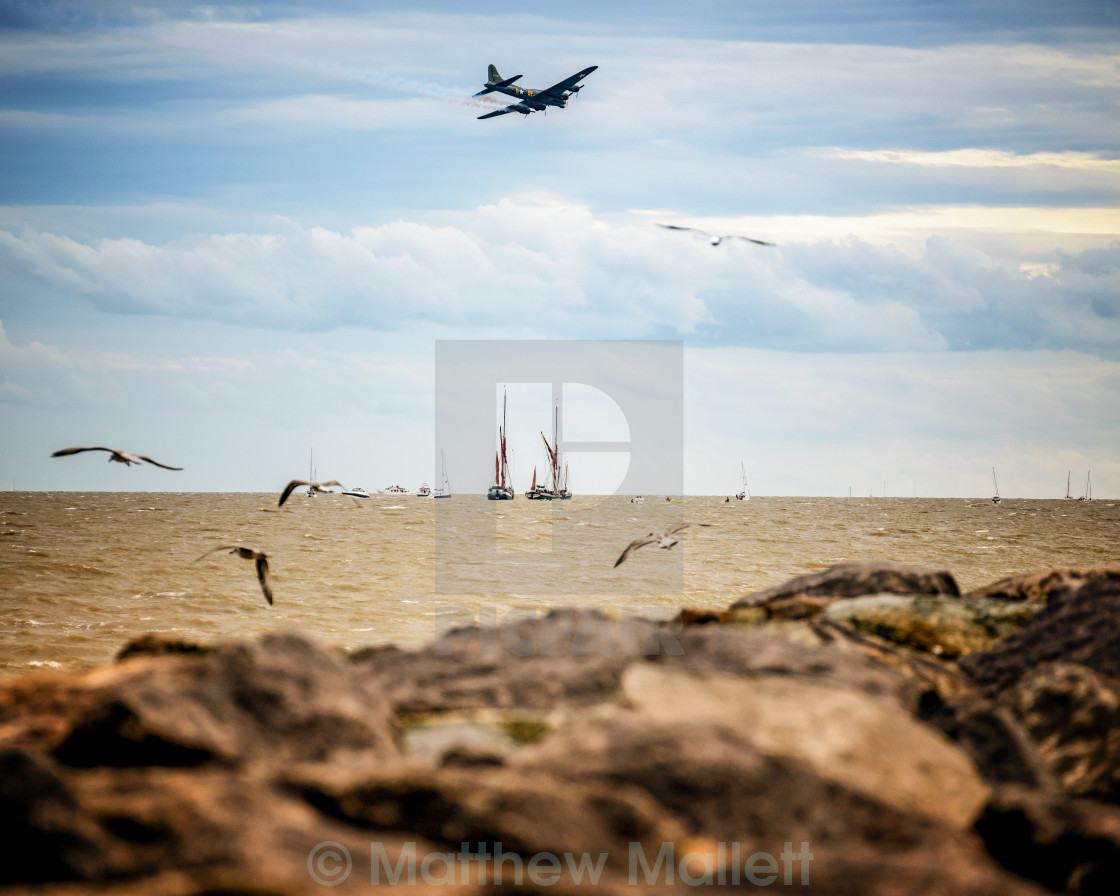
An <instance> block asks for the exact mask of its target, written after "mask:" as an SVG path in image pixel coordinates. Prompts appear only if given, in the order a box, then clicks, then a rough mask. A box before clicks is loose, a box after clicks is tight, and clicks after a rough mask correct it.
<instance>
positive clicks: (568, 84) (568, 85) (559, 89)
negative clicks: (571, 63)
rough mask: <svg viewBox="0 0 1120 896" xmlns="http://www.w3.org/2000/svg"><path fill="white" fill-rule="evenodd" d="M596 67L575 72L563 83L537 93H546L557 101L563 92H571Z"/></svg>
mask: <svg viewBox="0 0 1120 896" xmlns="http://www.w3.org/2000/svg"><path fill="white" fill-rule="evenodd" d="M598 67H599V66H597V65H593V66H591V67H590V68H585V69H584V70H583V71H582V72H576V73H575V74H574V75H572V76H571V77H570V78H565V79H564V80H563V81H560V82H559V83H557V84H553V85H552V86H551V87H549V88H547V89H546V90H541V91H538V92H539V93H547V94H549V95H550V96H554V97H556V98H557V99H561V98H563V96H564V91H566V90H571V89H572V88H573V87H575V85H576V84H578V83H579V82H580V81H582V80H583V79H584V78H586V77H587V76H588V75H590V74H591V73H592V72H593V71H595V69H597V68H598Z"/></svg>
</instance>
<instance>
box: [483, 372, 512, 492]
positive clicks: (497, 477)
mask: <svg viewBox="0 0 1120 896" xmlns="http://www.w3.org/2000/svg"><path fill="white" fill-rule="evenodd" d="M507 400H508V396H506V395H505V394H504V393H503V394H502V425H501V426H500V427H498V453H497V454H495V455H494V484H493V485H492V486H490V489H489V490H488V491H487V492H486V497H487V498H488V499H490V500H491V501H512V500H513V499H514V498H515V497H517V493H516V492H514V490H513V483H512V482H511V480H512V479H513V477H512V476H511V475H510V472H509V459H508V458H507V457H506V402H507Z"/></svg>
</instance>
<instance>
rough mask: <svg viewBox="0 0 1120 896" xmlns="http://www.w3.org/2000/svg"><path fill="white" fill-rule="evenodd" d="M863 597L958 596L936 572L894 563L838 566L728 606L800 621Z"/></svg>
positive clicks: (951, 583)
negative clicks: (835, 602) (844, 600)
mask: <svg viewBox="0 0 1120 896" xmlns="http://www.w3.org/2000/svg"><path fill="white" fill-rule="evenodd" d="M864 594H945V595H958V594H960V591H959V589H958V588H957V583H956V582H955V581H954V580H953V577H952V576H951V575H950V574H949V573H947V572H942V571H940V570H932V569H922V568H920V567H916V566H904V565H901V564H897V563H841V564H838V565H837V566H832V567H830V568H829V569H826V570H824V571H823V572H815V573H809V574H807V575H803V576H798V577H797V578H795V579H791V580H790V581H788V582H786V583H785V584H783V585H778V586H776V587H774V588H767V589H766V590H764V591H756V592H754V593H752V594H748V595H746V596H744V597H741V598H739V599H738V600H737V601H735V603H733V604H732V605H731V610H732V612H733V613H734V612H737V611H740V610H745V609H750V608H755V607H764V608H773V609H772V613H773V615H775V616H783V617H785V618H803V617H804V616H807V615H812V614H813V613H815V612H819V610H822V609H824V607H825V606H827V605H828V603H830V602H831V601H832V600H838V599H841V598H850V597H859V596H861V595H864ZM791 614H792V617H791Z"/></svg>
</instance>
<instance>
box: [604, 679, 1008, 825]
mask: <svg viewBox="0 0 1120 896" xmlns="http://www.w3.org/2000/svg"><path fill="white" fill-rule="evenodd" d="M623 691H624V693H625V695H626V698H627V700H628V702H629V703H630V704H631V705H632V706H633V707H634V708H635V709H636V710H637V711H638V712H639V713H641V714H644V715H647V716H650V717H652V718H655V719H657V720H659V721H661V722H663V723H664V722H667V721H669V720H673V721H675V722H676V723H677V724H682V723H683V724H685V725H688V724H694V723H698V722H705V723H708V724H713V723H720V724H723V725H725V726H728V727H731V728H732V729H733V730H734V731H735V732H736V733H737V734H738V735H739V736H741V737H742V738H744V739H745V740H747V741H748V742H749V743H751V744H752V745H754V746H755V747H757V748H758V749H759V750H761V751H763V752H765V753H768V754H770V755H775V756H786V757H790V758H793V759H796V760H798V761H799V762H801V763H804V764H806V765H808V766H810V767H811V768H812V769H813V770H814V772H815V773H816V774H817V775H819V776H820V777H822V778H824V779H826V780H830V781H835V782H836V783H838V784H841V785H843V786H844V787H847V788H849V789H851V790H854V791H856V792H857V793H862V794H864V795H865V796H867V797H868V798H869V799H876V800H878V801H880V802H883V803H886V804H888V805H892V806H894V807H896V808H898V809H900V810H902V811H906V812H913V813H919V814H925V815H929V816H930V817H932V818H936V819H937V820H938V821H939V822H941V823H942V824H945V825H947V826H949V827H954V828H957V829H963V828H965V827H967V826H968V825H969V824H971V822H972V820H973V819H974V818H975V816H976V814H977V813H978V812H979V810H980V807H981V806H982V805H983V803H984V800H985V798H986V796H987V788H986V786H985V785H984V783H983V781H982V780H981V779H980V776H979V775H978V774H977V773H976V770H975V769H974V768H973V766H972V763H971V762H970V761H969V759H968V758H967V757H966V756H965V754H963V753H962V752H961V751H960V750H959V749H958V748H957V747H956V746H955V745H953V744H952V743H951V742H950V741H949V740H948V739H947V738H945V737H944V736H942V735H940V734H939V733H938V732H936V731H934V730H933V729H932V728H930V727H928V726H926V725H923V724H922V723H920V722H918V721H916V720H915V719H914V718H913V717H912V716H911V715H910V714H909V713H907V712H905V711H904V710H902V709H901V707H900V706H899V705H898V704H897V703H895V702H894V701H893V700H885V699H882V698H877V697H872V696H870V695H868V694H866V693H860V692H859V691H855V690H852V689H851V688H843V687H837V686H836V685H833V684H829V683H825V682H813V681H804V680H802V681H796V680H790V679H789V678H788V677H785V676H777V675H771V676H766V677H760V678H756V679H752V680H749V681H743V680H740V679H735V678H729V677H723V676H718V677H717V676H707V677H705V678H704V679H702V680H699V681H698V680H697V679H696V678H695V677H693V676H689V675H685V674H681V673H680V672H677V671H671V670H668V669H658V668H657V667H654V666H649V665H635V666H632V667H631V668H629V669H627V670H626V674H625V675H624V676H623ZM869 756H875V757H876V758H875V761H874V762H868V761H867V757H869Z"/></svg>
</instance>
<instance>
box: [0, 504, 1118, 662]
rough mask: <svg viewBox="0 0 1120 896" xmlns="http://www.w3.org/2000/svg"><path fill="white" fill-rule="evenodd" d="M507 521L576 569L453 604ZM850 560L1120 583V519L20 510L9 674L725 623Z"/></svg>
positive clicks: (762, 510) (1062, 509)
mask: <svg viewBox="0 0 1120 896" xmlns="http://www.w3.org/2000/svg"><path fill="white" fill-rule="evenodd" d="M437 514H441V517H440V525H439V526H438V527H437V525H436V515H437ZM495 519H496V521H497V526H496V534H497V544H498V546H499V548H500V550H502V551H508V552H513V553H517V552H520V553H521V555H522V556H524V557H527V558H529V561H530V562H531V561H532V557H533V552H541V551H548V550H549V548H550V546H551V543H552V533H553V531H554V527H562V528H563V529H564V531H565V532H566V533H568V534H567V535H566V536H565V537H568V538H574V539H575V540H576V543H575V545H574V547H575V548H576V554H575V556H577V557H578V560H577V561H576V562H571V563H568V564H566V565H565V567H564V569H563V571H562V573H561V574H559V575H557V574H556V573H551V574H550V579H549V581H548V582H547V585H546V587H543V588H537V589H533V591H532V593H521V594H518V593H506V592H504V591H502V589H500V588H498V589H495V588H492V587H491V588H487V589H485V590H483V591H482V593H474V594H458V593H445V592H447V591H448V588H447V587H446V584H447V581H448V579H447V577H446V575H444V577H442V578H441V579H440V590H439V591H437V587H436V582H437V577H436V569H437V565H438V564H437V561H438V560H440V559H441V558H443V557H444V556H445V551H452V550H454V552H455V556H456V557H457V558H459V559H457V560H456V563H457V564H460V566H459V567H456V569H455V571H454V572H455V574H454V575H452V577H451V580H452V582H453V583H458V584H459V587H457V588H454V589H452V590H463V586H464V585H465V586H466V587H467V589H468V590H469V588H470V583H471V582H472V581H483V580H485V579H486V578H487V572H488V570H487V568H486V561H485V559H481V560H477V559H472V555H471V553H470V551H469V550H467V551H466V552H465V553H464V551H463V548H464V545H466V546H468V547H469V545H470V543H471V539H472V538H474V537H476V533H484V532H485V531H495V528H494V522H493V520H495ZM679 519H685V520H689V521H692V522H696V523H708V524H710V525H711V526H712V528H705V529H692V530H689V531H688V533H686V535H685V536H684V537H683V538H682V543H681V544H680V545H679V546H678V547H676V548H674V550H673V552H672V553H671V554H669V553H666V552H663V551H658V550H656V549H655V548H653V547H648V548H644V549H643V550H641V551H638V552H636V553H634V554H632V555H631V557H630V559H629V560H628V561H627V562H626V563H625V564H623V565H622V566H620V567H618V569H614V568H613V564H614V562H615V560H616V559H617V558H618V555H619V553H620V552H621V550H622V549H623V548H624V547H625V546H626V545H627V544H628V543H629V542H630V540H631V539H634V538H637V537H639V536H641V535H644V534H645V533H646V532H648V531H650V530H652V529H657V530H660V529H662V528H664V527H665V526H667V525H671V524H672V523H673V522H674V521H676V520H679ZM487 527H489V529H487ZM437 531H438V532H439V536H438V537H437ZM557 531H559V529H557ZM477 537H479V538H481V537H482V535H481V534H478V536H477ZM441 541H442V542H443V544H442V546H441V543H440V542H441ZM452 542H454V545H452ZM226 543H238V544H244V545H248V546H251V547H255V548H258V549H260V550H263V551H265V552H266V553H268V555H269V557H270V562H271V568H272V577H273V588H274V591H275V604H274V605H273V606H268V605H267V604H266V603H265V601H264V598H263V597H262V595H261V591H260V588H259V586H258V584H257V580H256V576H255V572H254V568H253V564H252V563H251V562H249V561H246V560H242V559H240V558H237V557H233V556H228V555H226V554H214V555H212V556H210V557H207V558H205V559H203V560H201V561H199V562H192V561H195V559H196V558H197V557H199V555H200V554H202V553H203V552H204V551H206V550H208V549H210V548H212V547H214V546H216V545H220V544H226ZM678 552H682V553H680V559H678ZM538 556H543V555H541V554H538ZM682 561H683V577H682V574H681V573H682V567H681V566H680V565H679V564H680V563H681V562H682ZM844 561H894V562H901V563H911V564H918V565H922V566H932V567H937V568H939V569H946V570H948V571H950V572H951V573H952V574H953V575H954V577H955V578H956V580H957V582H958V584H959V585H960V587H961V589H962V590H967V589H969V588H975V587H978V586H980V585H984V584H987V583H989V582H993V581H995V580H997V579H1000V578H1002V577H1004V576H1008V575H1013V574H1016V573H1025V572H1033V571H1037V570H1041V569H1048V568H1054V567H1083V568H1084V567H1104V566H1111V567H1120V506H1118V504H1117V502H1113V501H1093V502H1091V503H1081V502H1072V501H1030V500H1007V501H1004V502H1003V503H1002V504H1000V505H998V506H995V505H992V504H991V502H990V501H988V500H983V499H972V500H968V499H921V498H885V499H884V498H777V497H769V498H768V497H761V498H759V497H755V498H752V499H751V500H750V501H747V502H738V501H734V500H732V502H731V503H730V504H724V503H722V499H721V498H706V497H686V498H680V499H678V500H677V501H675V502H672V503H669V502H665V501H663V499H660V498H658V499H654V498H650V499H648V500H647V502H646V503H644V504H631V503H630V502H629V500H628V498H624V497H609V498H588V497H580V496H577V497H576V498H575V499H574V500H572V501H570V502H568V501H565V502H552V503H547V502H533V501H526V500H524V499H523V498H518V500H516V501H513V502H488V501H486V499H485V498H484V497H481V496H459V495H457V496H455V497H453V498H450V499H447V500H441V501H437V500H435V499H432V498H417V497H414V496H411V495H408V496H396V495H394V496H387V495H377V496H374V497H373V498H371V499H368V500H357V499H351V498H346V497H342V496H339V495H322V496H318V497H316V498H314V499H308V498H306V497H304V496H303V495H302V494H300V493H297V494H295V495H293V497H292V498H291V499H290V500H289V502H288V503H287V504H286V505H285V506H284V507H283V508H281V509H279V510H278V509H277V507H276V495H275V494H268V495H263V494H213V493H195V494H190V493H184V494H179V493H148V494H145V493H105V492H97V493H79V492H66V493H47V492H6V493H0V620H2V621H0V674H13V673H20V672H24V671H29V670H32V669H35V668H43V667H52V668H53V667H77V666H85V665H89V664H94V663H100V662H105V661H107V660H109V659H111V658H112V656H113V655H114V654H115V653H116V652H117V650H119V649H120V647H121V646H123V645H124V644H125V643H126V642H128V641H129V640H131V639H132V638H135V637H137V636H139V635H141V634H144V633H146V632H160V633H164V634H167V635H171V636H175V637H180V638H184V639H188V640H197V641H203V642H213V641H217V640H221V639H229V638H240V637H247V636H252V635H258V634H261V633H264V632H270V631H277V630H282V631H298V632H301V633H304V634H307V635H310V636H313V637H317V638H320V639H323V640H325V641H329V642H331V643H335V644H338V645H341V646H343V647H346V648H355V647H359V646H363V645H369V644H383V643H387V642H394V643H397V644H401V645H405V646H407V645H415V644H419V643H422V642H424V641H427V640H430V639H432V638H433V637H434V636H435V635H436V634H438V632H439V631H440V630H441V629H442V628H443V627H446V625H447V624H448V622H447V620H448V618H449V613H450V612H451V611H457V612H459V614H460V616H462V614H466V617H468V618H469V617H472V616H473V617H474V618H479V619H482V620H484V621H488V620H492V619H500V618H503V617H504V616H505V614H510V613H533V612H543V611H544V610H545V609H546V608H548V607H554V606H584V607H590V606H601V607H605V608H614V609H621V610H624V611H626V610H629V609H633V610H635V611H638V610H640V611H642V612H648V613H653V614H659V615H663V616H665V617H668V616H671V615H673V614H674V613H675V611H676V610H677V609H679V608H680V607H682V606H691V607H717V608H722V607H726V606H727V605H728V604H730V603H731V602H732V601H733V600H734V599H735V598H736V597H737V596H739V595H742V594H745V593H747V592H750V591H753V590H757V589H760V588H765V587H768V586H770V585H775V584H778V583H780V582H783V581H785V580H787V579H789V578H792V577H793V576H795V575H800V574H802V573H805V572H811V571H815V570H820V569H824V568H826V567H828V566H831V565H833V564H835V563H840V562H844ZM441 568H442V569H443V570H444V573H446V566H443V567H441ZM672 572H675V573H676V576H675V578H674V577H673V576H672V575H670V573H672ZM666 582H669V585H668V586H667V585H666ZM604 583H606V585H604ZM565 587H570V588H571V591H573V592H583V593H574V594H573V593H566V592H565ZM589 590H590V593H586V592H588V591H589Z"/></svg>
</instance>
